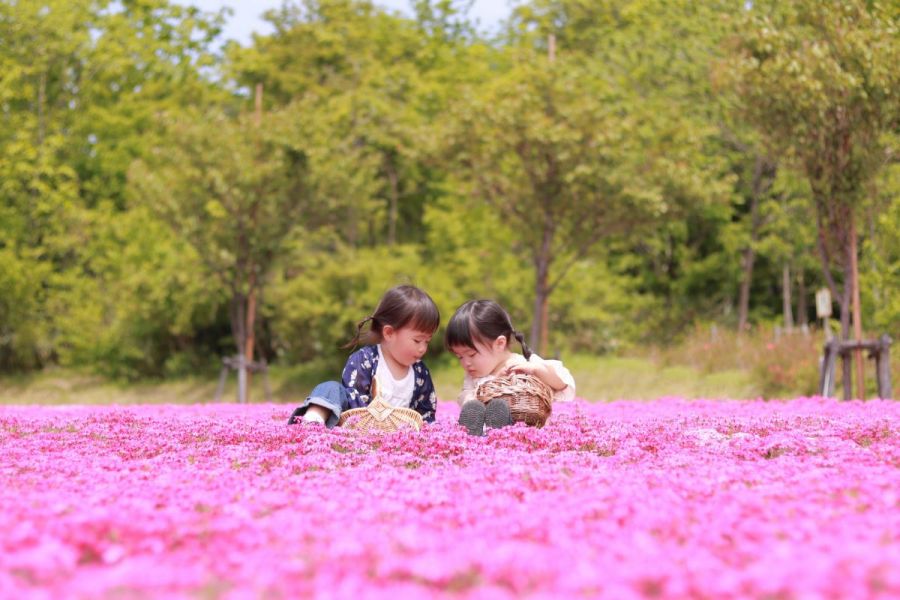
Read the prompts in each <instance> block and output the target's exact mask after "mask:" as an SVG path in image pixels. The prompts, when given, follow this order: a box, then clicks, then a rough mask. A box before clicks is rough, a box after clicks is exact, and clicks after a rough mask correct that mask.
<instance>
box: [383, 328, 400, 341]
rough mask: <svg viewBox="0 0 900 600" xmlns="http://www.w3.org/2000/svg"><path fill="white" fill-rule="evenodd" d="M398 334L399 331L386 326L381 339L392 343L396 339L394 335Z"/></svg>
mask: <svg viewBox="0 0 900 600" xmlns="http://www.w3.org/2000/svg"><path fill="white" fill-rule="evenodd" d="M395 333H397V330H396V329H394V328H393V327H391V326H390V325H385V326H384V327H382V328H381V337H382V338H384V339H386V340H388V341H390V340H392V339H393V338H394V334H395Z"/></svg>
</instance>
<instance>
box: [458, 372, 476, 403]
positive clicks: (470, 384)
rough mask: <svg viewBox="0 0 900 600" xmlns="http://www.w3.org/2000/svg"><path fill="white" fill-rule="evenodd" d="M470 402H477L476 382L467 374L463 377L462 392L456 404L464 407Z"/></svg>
mask: <svg viewBox="0 0 900 600" xmlns="http://www.w3.org/2000/svg"><path fill="white" fill-rule="evenodd" d="M469 400H475V380H474V379H472V377H470V376H469V374H468V373H466V374H465V375H463V386H462V391H461V392H460V393H459V396H457V398H456V402H457V403H459V405H460V406H462V405H463V404H465V403H466V402H468V401H469Z"/></svg>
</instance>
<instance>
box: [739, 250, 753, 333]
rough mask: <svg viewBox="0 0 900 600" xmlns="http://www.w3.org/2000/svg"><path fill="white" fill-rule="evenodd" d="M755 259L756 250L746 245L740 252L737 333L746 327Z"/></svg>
mask: <svg viewBox="0 0 900 600" xmlns="http://www.w3.org/2000/svg"><path fill="white" fill-rule="evenodd" d="M755 260H756V252H754V251H753V248H752V247H747V248H745V249H744V252H743V253H742V254H741V269H742V271H743V275H742V276H741V289H740V293H739V294H738V333H743V332H744V331H746V329H747V320H748V318H749V315H750V284H751V283H752V282H753V263H754V261H755Z"/></svg>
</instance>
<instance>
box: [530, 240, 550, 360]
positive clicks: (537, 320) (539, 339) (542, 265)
mask: <svg viewBox="0 0 900 600" xmlns="http://www.w3.org/2000/svg"><path fill="white" fill-rule="evenodd" d="M552 243H553V229H552V228H551V227H549V226H545V227H544V235H543V240H542V242H541V247H540V249H539V250H538V253H537V255H536V256H535V257H534V266H535V282H534V318H533V320H532V322H531V339H530V340H529V341H530V342H531V347H532V348H534V350H535V351H536V352H537V353H538V354H540V355H541V356H544V354H545V352H544V345H545V343H546V340H545V339H544V337H543V336H545V335H546V332H547V325H546V319H547V303H548V301H549V297H550V288H549V285H548V283H549V279H550V263H551V261H552V256H551V254H550V249H551V244H552Z"/></svg>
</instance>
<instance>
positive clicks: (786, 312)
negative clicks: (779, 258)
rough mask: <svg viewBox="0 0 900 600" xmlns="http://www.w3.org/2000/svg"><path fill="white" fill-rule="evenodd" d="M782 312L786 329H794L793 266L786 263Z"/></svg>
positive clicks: (782, 292)
mask: <svg viewBox="0 0 900 600" xmlns="http://www.w3.org/2000/svg"><path fill="white" fill-rule="evenodd" d="M781 313H782V316H783V318H784V329H785V330H786V331H793V329H794V315H793V314H792V313H791V266H790V265H789V264H788V263H784V265H782V267H781Z"/></svg>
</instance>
